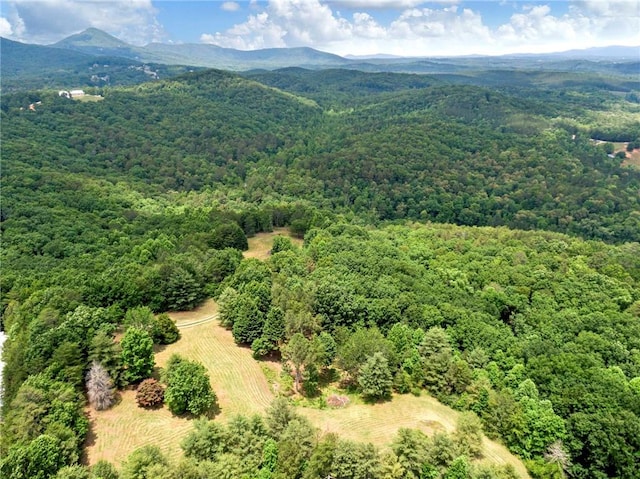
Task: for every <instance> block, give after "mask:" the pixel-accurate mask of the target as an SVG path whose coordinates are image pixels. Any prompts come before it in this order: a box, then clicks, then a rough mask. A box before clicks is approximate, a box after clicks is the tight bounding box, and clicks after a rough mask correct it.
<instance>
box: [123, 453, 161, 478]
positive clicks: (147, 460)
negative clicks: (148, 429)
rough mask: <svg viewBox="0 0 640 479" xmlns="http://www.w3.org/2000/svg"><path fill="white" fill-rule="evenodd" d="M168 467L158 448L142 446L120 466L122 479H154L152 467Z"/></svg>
mask: <svg viewBox="0 0 640 479" xmlns="http://www.w3.org/2000/svg"><path fill="white" fill-rule="evenodd" d="M157 465H160V466H168V465H169V463H168V461H167V459H166V457H165V456H164V455H163V454H162V452H161V451H160V448H158V446H143V447H141V448H139V449H136V450H135V451H133V452H132V453H131V454H130V455H129V457H127V460H126V461H125V462H124V464H123V465H122V479H155V477H156V476H155V475H154V473H153V472H152V468H153V467H154V466H157Z"/></svg>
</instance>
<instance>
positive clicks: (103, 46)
mask: <svg viewBox="0 0 640 479" xmlns="http://www.w3.org/2000/svg"><path fill="white" fill-rule="evenodd" d="M51 46H52V47H55V48H64V49H67V50H75V51H79V52H83V53H88V54H91V55H110V56H120V57H125V58H130V59H133V60H137V61H141V62H155V63H165V64H174V65H175V64H180V65H194V66H201V67H212V68H220V69H226V70H250V69H276V68H285V67H292V66H296V67H303V68H312V69H313V68H316V69H317V68H327V67H347V68H350V67H353V66H354V65H359V64H361V63H365V64H369V63H371V64H372V65H378V66H380V65H397V64H404V65H412V64H416V63H417V62H424V61H425V60H427V59H430V60H432V61H435V62H437V64H442V62H445V63H451V62H454V63H460V62H461V61H462V60H464V61H467V62H468V61H473V60H475V61H482V62H484V63H486V62H487V61H492V62H496V61H500V59H502V60H509V59H513V58H528V59H532V58H536V59H559V58H561V59H590V60H596V59H598V60H621V61H638V62H640V46H638V47H625V46H608V47H597V48H588V49H585V50H570V51H566V52H558V53H549V54H518V55H503V56H469V57H429V58H427V57H422V58H418V57H399V56H394V55H386V54H374V55H361V56H347V57H341V56H338V55H334V54H331V53H326V52H321V51H319V50H314V49H313V48H304V47H303V48H268V49H262V50H249V51H245V50H235V49H232V48H223V47H219V46H217V45H210V44H203V43H183V44H167V43H150V44H148V45H146V46H144V47H136V46H133V45H129V44H128V43H125V42H123V41H122V40H119V39H118V38H116V37H114V36H111V35H109V34H108V33H106V32H103V31H102V30H98V29H96V28H88V29H87V30H85V31H83V32H81V33H77V34H75V35H71V36H70V37H67V38H65V39H64V40H61V41H59V42H57V43H55V44H53V45H51ZM365 69H366V68H365ZM430 71H432V70H430Z"/></svg>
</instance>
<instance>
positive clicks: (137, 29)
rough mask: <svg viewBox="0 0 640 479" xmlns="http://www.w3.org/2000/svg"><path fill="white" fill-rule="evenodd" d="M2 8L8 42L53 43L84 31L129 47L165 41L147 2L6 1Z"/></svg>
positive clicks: (119, 0) (152, 10) (125, 0)
mask: <svg viewBox="0 0 640 479" xmlns="http://www.w3.org/2000/svg"><path fill="white" fill-rule="evenodd" d="M5 5H6V7H5V8H6V10H7V12H8V14H7V18H8V19H9V21H10V23H11V26H12V27H13V33H12V38H14V39H17V40H21V41H26V42H30V43H44V44H47V43H53V42H56V41H58V40H61V39H62V38H64V37H66V36H68V35H71V34H73V33H77V32H79V31H82V30H84V29H85V28H88V27H95V28H99V29H101V30H104V31H106V32H108V33H110V34H112V35H114V36H116V37H118V38H120V39H122V40H124V41H127V42H129V43H133V44H144V43H148V42H150V41H160V40H162V39H164V38H165V34H164V30H163V28H162V26H161V25H160V24H159V23H158V21H157V19H156V10H155V8H154V7H153V5H152V3H151V0H111V1H108V0H107V1H82V0H9V1H7V2H6V3H5ZM18 25H20V28H17V26H18Z"/></svg>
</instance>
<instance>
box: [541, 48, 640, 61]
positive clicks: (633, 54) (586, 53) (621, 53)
mask: <svg viewBox="0 0 640 479" xmlns="http://www.w3.org/2000/svg"><path fill="white" fill-rule="evenodd" d="M550 55H552V56H556V57H567V58H587V59H597V58H601V59H606V60H614V59H624V60H632V61H640V46H636V47H623V46H617V45H612V46H608V47H594V48H586V49H584V50H568V51H566V52H558V53H551V54H550Z"/></svg>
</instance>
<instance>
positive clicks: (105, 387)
mask: <svg viewBox="0 0 640 479" xmlns="http://www.w3.org/2000/svg"><path fill="white" fill-rule="evenodd" d="M86 379H87V382H86V385H87V396H89V402H90V403H91V405H92V406H93V407H94V408H95V409H96V410H97V411H102V410H103V409H108V408H110V407H111V406H112V405H113V403H114V402H115V390H114V388H113V381H112V380H111V377H109V373H108V372H107V370H106V369H105V368H103V367H102V365H101V364H100V363H99V362H97V361H93V363H91V368H90V369H89V372H88V373H87V378H86Z"/></svg>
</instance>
